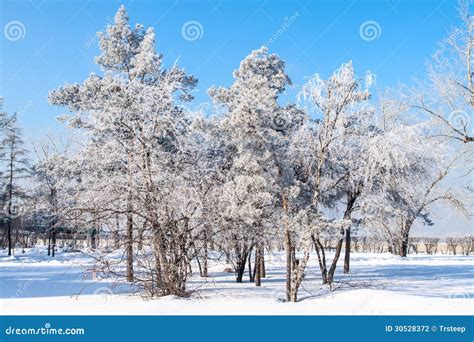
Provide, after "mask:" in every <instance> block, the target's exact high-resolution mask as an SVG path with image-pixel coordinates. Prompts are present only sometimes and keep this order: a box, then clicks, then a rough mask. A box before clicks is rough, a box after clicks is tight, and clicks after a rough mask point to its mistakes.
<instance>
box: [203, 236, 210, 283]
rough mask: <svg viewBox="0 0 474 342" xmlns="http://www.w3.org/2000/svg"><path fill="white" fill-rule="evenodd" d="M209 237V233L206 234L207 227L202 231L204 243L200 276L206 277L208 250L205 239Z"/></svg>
mask: <svg viewBox="0 0 474 342" xmlns="http://www.w3.org/2000/svg"><path fill="white" fill-rule="evenodd" d="M208 238H209V235H208V234H207V229H206V230H205V231H204V245H203V261H202V276H203V277H204V278H207V276H208V270H207V269H208V265H207V264H208V261H207V258H208V250H207V245H208V241H207V239H208Z"/></svg>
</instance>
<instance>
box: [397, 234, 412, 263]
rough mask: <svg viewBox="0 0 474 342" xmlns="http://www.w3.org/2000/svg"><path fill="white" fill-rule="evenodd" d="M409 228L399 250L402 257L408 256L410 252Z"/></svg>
mask: <svg viewBox="0 0 474 342" xmlns="http://www.w3.org/2000/svg"><path fill="white" fill-rule="evenodd" d="M409 235H410V234H409V230H405V232H404V233H403V236H402V240H401V244H400V248H399V252H400V256H401V257H404V258H405V257H406V256H407V254H408V238H409Z"/></svg>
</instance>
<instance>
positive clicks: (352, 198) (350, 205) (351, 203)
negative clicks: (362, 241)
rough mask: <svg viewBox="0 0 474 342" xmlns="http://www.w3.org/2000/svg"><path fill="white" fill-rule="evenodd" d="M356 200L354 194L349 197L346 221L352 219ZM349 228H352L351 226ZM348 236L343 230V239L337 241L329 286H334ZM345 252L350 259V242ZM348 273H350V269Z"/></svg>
mask: <svg viewBox="0 0 474 342" xmlns="http://www.w3.org/2000/svg"><path fill="white" fill-rule="evenodd" d="M356 199H357V196H353V195H352V194H348V195H347V205H346V211H345V212H344V219H350V218H351V214H352V210H353V209H354V204H355V201H356ZM348 228H350V226H349V227H348ZM346 236H347V234H346V231H345V230H342V231H341V237H340V238H339V240H338V241H337V245H336V254H335V255H334V259H333V260H332V263H331V267H330V268H329V271H328V277H327V282H328V284H332V282H333V280H334V273H335V272H336V267H337V262H338V260H339V257H340V255H341V251H342V245H343V243H344V238H345V237H346ZM345 252H346V254H347V256H346V258H350V241H349V248H347V249H346V251H345ZM347 271H348V272H349V269H348V270H347Z"/></svg>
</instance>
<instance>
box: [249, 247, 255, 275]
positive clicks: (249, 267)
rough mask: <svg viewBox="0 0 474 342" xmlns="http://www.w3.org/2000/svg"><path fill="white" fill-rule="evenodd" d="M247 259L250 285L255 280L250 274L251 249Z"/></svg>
mask: <svg viewBox="0 0 474 342" xmlns="http://www.w3.org/2000/svg"><path fill="white" fill-rule="evenodd" d="M247 259H248V264H249V281H250V282H251V283H252V282H253V281H254V280H255V279H254V276H253V274H252V248H250V251H249V256H248V258H247Z"/></svg>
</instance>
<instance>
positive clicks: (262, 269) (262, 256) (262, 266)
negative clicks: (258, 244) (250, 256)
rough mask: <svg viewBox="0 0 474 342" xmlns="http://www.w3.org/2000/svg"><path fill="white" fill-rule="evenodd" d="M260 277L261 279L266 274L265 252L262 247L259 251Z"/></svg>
mask: <svg viewBox="0 0 474 342" xmlns="http://www.w3.org/2000/svg"><path fill="white" fill-rule="evenodd" d="M260 276H261V277H262V278H265V277H266V276H267V272H266V270H265V251H264V248H263V247H262V248H261V250H260Z"/></svg>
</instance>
